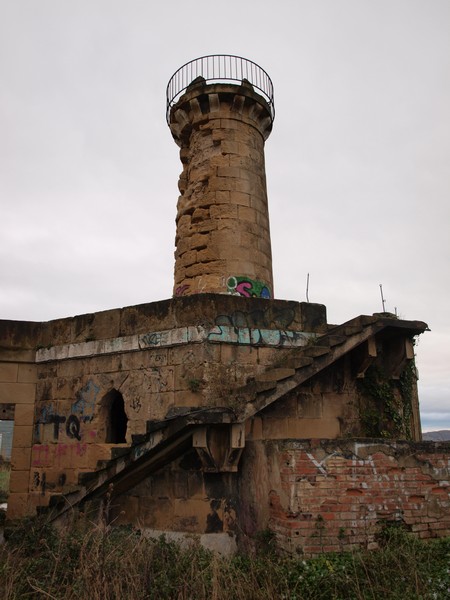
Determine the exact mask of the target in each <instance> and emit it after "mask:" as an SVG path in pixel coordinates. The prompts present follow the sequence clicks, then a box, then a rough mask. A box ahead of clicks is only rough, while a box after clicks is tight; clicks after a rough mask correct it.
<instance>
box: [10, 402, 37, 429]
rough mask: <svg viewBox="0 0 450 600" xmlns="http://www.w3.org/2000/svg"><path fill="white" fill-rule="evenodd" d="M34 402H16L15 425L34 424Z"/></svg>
mask: <svg viewBox="0 0 450 600" xmlns="http://www.w3.org/2000/svg"><path fill="white" fill-rule="evenodd" d="M33 422H34V404H16V407H15V411H14V426H16V425H33Z"/></svg>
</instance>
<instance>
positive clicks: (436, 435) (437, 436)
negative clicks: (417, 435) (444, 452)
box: [422, 429, 450, 442]
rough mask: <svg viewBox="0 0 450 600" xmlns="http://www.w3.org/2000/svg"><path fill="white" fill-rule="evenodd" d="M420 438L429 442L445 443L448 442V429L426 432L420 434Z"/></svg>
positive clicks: (449, 430)
mask: <svg viewBox="0 0 450 600" xmlns="http://www.w3.org/2000/svg"><path fill="white" fill-rule="evenodd" d="M422 438H423V439H424V440H428V441H431V442H446V441H448V440H450V429H441V430H440V431H427V433H423V434H422Z"/></svg>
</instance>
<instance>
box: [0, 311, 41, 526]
mask: <svg viewBox="0 0 450 600" xmlns="http://www.w3.org/2000/svg"><path fill="white" fill-rule="evenodd" d="M37 338H38V324H37V323H20V322H18V321H8V322H3V327H2V336H1V338H0V418H1V419H7V420H13V421H14V431H13V440H12V452H11V469H12V471H11V479H10V495H9V503H10V504H11V506H12V507H13V508H12V513H11V514H13V516H14V510H15V509H14V507H16V509H17V510H16V514H23V512H24V511H26V506H27V505H28V490H29V478H30V463H31V448H32V445H33V423H34V401H35V391H36V365H35V364H34V359H35V351H34V349H33V350H30V348H34V347H35V345H36V343H37V342H36V340H37Z"/></svg>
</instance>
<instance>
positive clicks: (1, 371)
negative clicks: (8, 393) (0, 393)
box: [0, 363, 19, 383]
mask: <svg viewBox="0 0 450 600" xmlns="http://www.w3.org/2000/svg"><path fill="white" fill-rule="evenodd" d="M18 370H19V365H18V364H17V363H0V382H2V383H15V382H16V381H17V373H18Z"/></svg>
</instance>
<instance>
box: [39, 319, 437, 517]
mask: <svg viewBox="0 0 450 600" xmlns="http://www.w3.org/2000/svg"><path fill="white" fill-rule="evenodd" d="M389 328H395V329H397V330H398V329H402V330H403V332H404V333H406V334H407V335H416V334H419V333H422V332H423V331H425V330H426V329H427V325H426V324H425V323H423V322H420V321H400V320H397V319H394V318H389V317H383V316H359V317H357V318H355V319H352V320H350V321H348V322H346V323H344V324H342V325H339V326H335V327H331V328H330V330H329V331H328V333H326V334H323V335H321V336H320V337H317V338H315V339H314V341H313V343H309V344H307V345H305V346H302V347H297V348H293V349H292V350H291V351H290V352H289V353H288V354H287V356H286V355H285V356H284V358H283V360H282V361H281V362H280V364H277V365H274V367H273V368H271V369H268V370H266V371H265V372H263V373H261V374H259V375H257V376H256V377H255V379H254V380H253V381H251V382H249V383H248V384H247V385H245V386H243V387H241V388H239V389H237V390H236V391H235V392H234V394H233V393H231V394H230V396H231V398H232V400H233V402H232V404H233V406H239V409H238V410H237V411H233V410H232V409H231V408H203V409H198V410H195V411H190V412H189V413H187V414H181V415H175V416H173V417H171V418H167V419H164V420H163V421H159V422H148V423H147V433H146V434H143V435H140V436H134V437H133V443H132V445H131V446H130V447H121V448H114V449H112V456H111V459H110V460H106V461H99V463H98V465H97V469H96V470H95V471H93V472H91V473H84V474H83V475H81V476H80V480H79V488H78V489H77V490H76V491H73V492H71V493H69V494H65V495H63V494H55V495H53V496H51V498H50V502H49V506H48V507H43V508H41V511H45V512H47V513H49V516H50V518H51V519H61V518H62V517H63V516H64V515H65V514H66V513H67V512H68V511H70V510H71V509H72V508H75V507H77V508H82V507H83V506H84V505H85V504H86V503H88V502H91V501H93V500H95V499H100V498H102V497H105V495H106V494H107V493H108V492H109V494H110V495H114V496H116V495H119V494H121V493H123V492H125V491H127V490H129V489H130V488H132V487H133V486H135V485H137V484H138V483H139V482H140V481H142V479H143V478H145V477H147V476H149V475H150V474H151V473H154V472H155V471H157V470H158V469H160V468H162V467H163V466H165V465H167V464H168V463H170V462H171V461H173V460H174V459H175V458H177V457H178V456H180V455H181V454H182V453H183V452H186V451H187V450H189V449H190V448H192V446H193V437H194V436H195V433H196V432H199V431H200V430H202V429H203V430H204V429H205V427H208V426H224V425H225V426H226V425H228V426H229V427H232V426H236V425H237V424H242V423H244V422H245V421H246V420H247V419H249V418H251V417H252V416H254V415H255V414H256V413H258V412H259V411H261V410H263V409H264V408H266V407H267V406H269V405H270V404H272V403H274V402H276V401H277V400H279V399H281V398H282V397H283V396H285V395H286V394H287V393H288V392H290V391H292V390H294V389H295V388H297V387H298V386H300V385H302V384H303V383H304V382H306V381H307V380H308V379H310V378H311V377H313V376H314V375H316V374H317V373H319V372H320V371H322V370H323V369H325V368H327V367H328V366H330V365H331V364H332V363H334V362H335V361H336V360H338V359H339V358H341V357H342V356H344V355H345V354H346V353H348V352H350V351H351V350H353V349H354V348H356V347H357V346H361V344H364V343H365V342H367V341H368V340H370V339H373V336H374V335H376V334H377V333H379V332H380V331H382V330H385V329H389ZM367 364H368V363H367ZM362 368H363V367H362ZM364 368H367V366H365V367H364Z"/></svg>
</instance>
